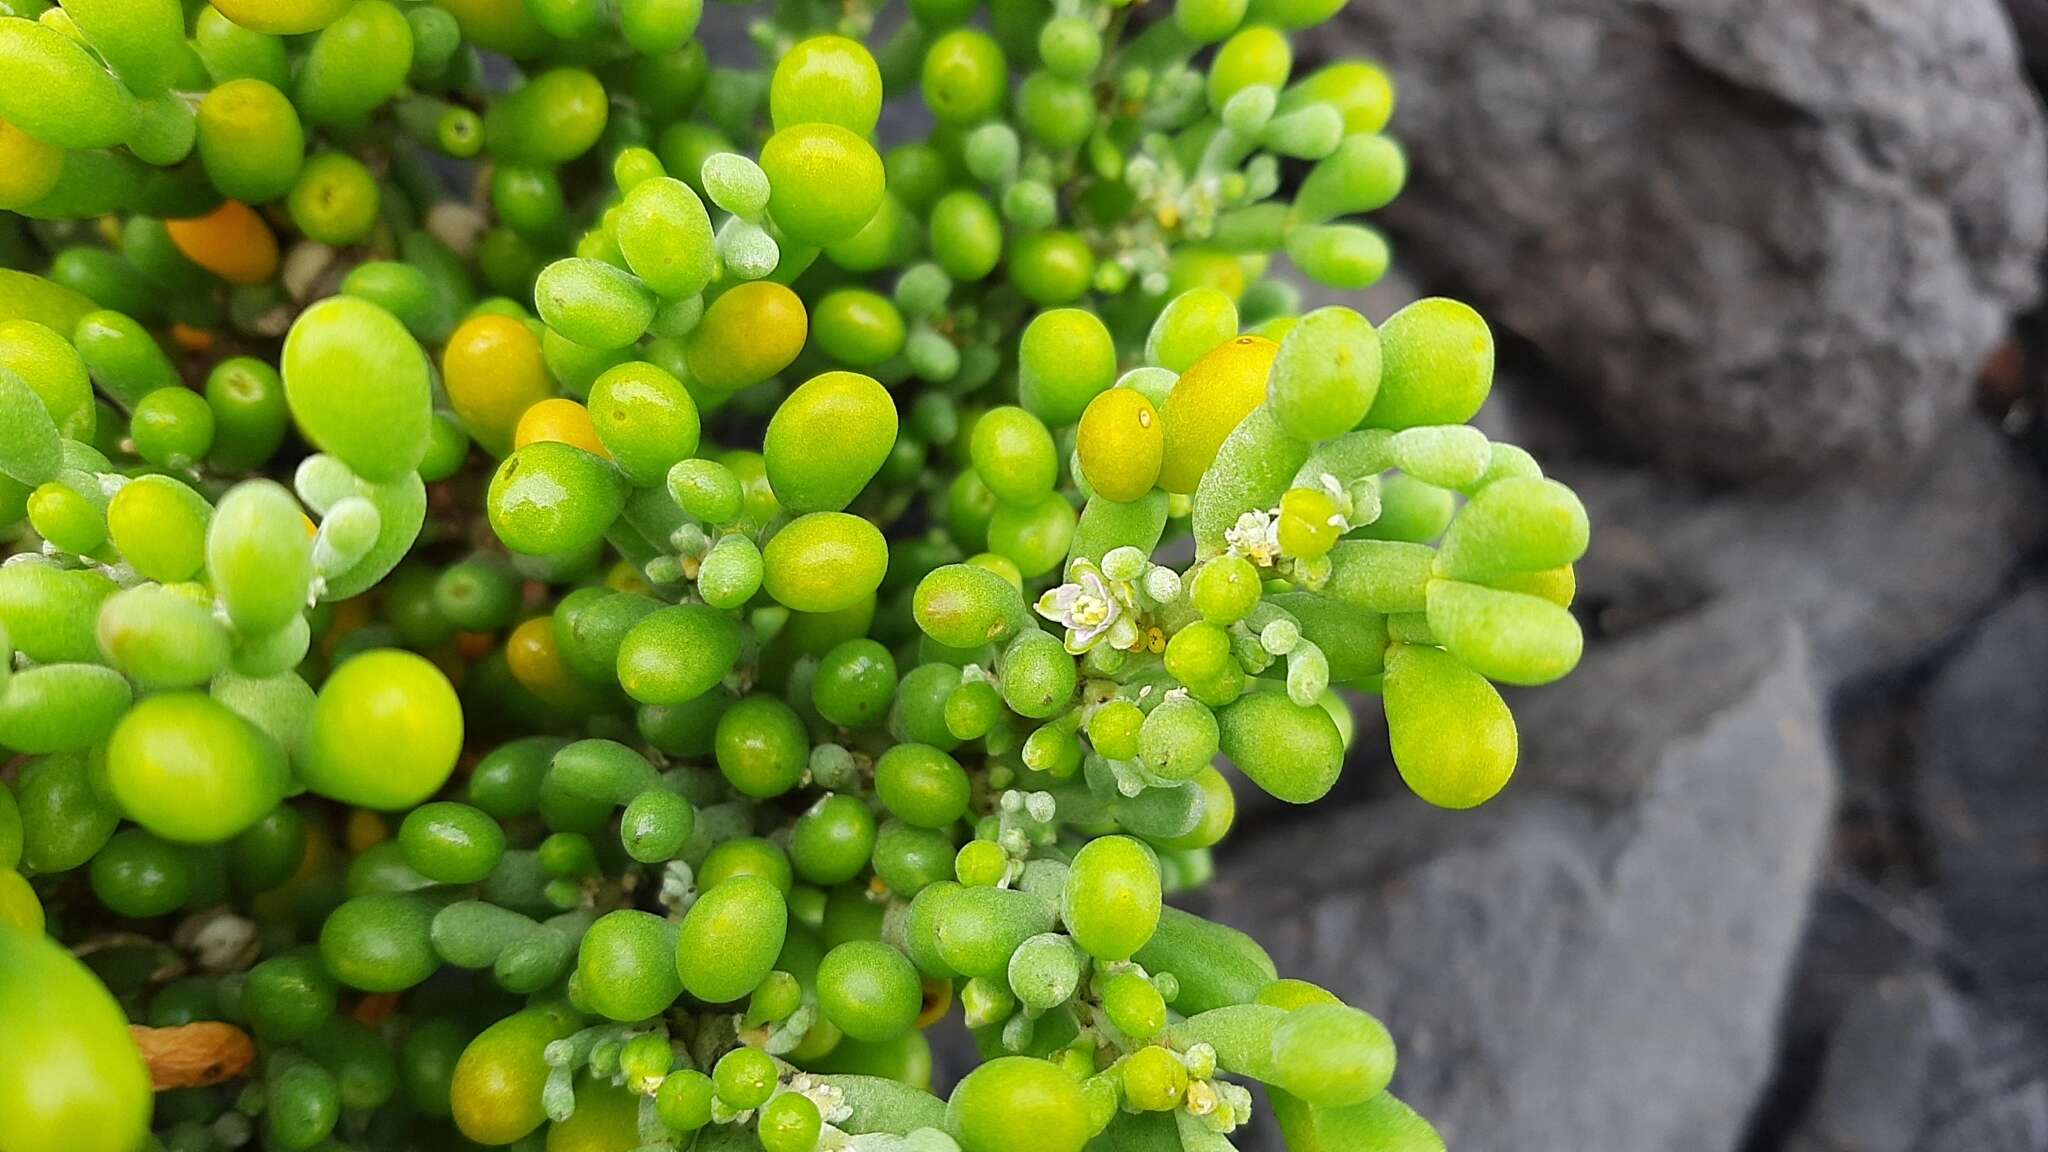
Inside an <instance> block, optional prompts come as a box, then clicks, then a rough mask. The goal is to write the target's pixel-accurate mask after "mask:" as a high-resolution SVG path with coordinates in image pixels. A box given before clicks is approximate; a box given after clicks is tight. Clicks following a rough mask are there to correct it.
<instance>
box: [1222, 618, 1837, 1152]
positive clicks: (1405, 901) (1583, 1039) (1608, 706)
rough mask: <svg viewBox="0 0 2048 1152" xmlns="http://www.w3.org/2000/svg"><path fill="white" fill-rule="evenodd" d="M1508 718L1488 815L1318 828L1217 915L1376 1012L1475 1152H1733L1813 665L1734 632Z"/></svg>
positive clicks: (1791, 934) (1751, 625) (1818, 800)
mask: <svg viewBox="0 0 2048 1152" xmlns="http://www.w3.org/2000/svg"><path fill="white" fill-rule="evenodd" d="M1517 707H1518V709H1519V710H1520V712H1521V715H1522V717H1523V723H1522V726H1521V727H1522V732H1523V739H1524V742H1525V743H1524V751H1523V765H1522V769H1521V775H1520V778H1519V779H1518V780H1517V781H1516V782H1515V783H1514V784H1513V785H1512V786H1511V787H1510V788H1509V790H1508V791H1507V793H1505V794H1504V795H1503V796H1502V797H1501V798H1500V799H1498V800H1496V801H1495V802H1493V803H1492V804H1490V805H1488V806H1487V807H1485V808H1482V809H1479V810H1476V811H1473V812H1464V813H1450V812H1441V811H1437V810H1434V809H1429V808H1426V807H1425V806H1424V805H1422V804H1421V803H1420V802H1419V801H1415V800H1413V799H1412V798H1405V797H1404V798H1398V799H1393V800H1388V801H1385V802H1383V803H1381V804H1378V805H1374V806H1370V807H1367V808H1363V809H1354V810H1352V811H1349V812H1341V811H1340V812H1323V813H1319V814H1310V815H1308V816H1307V817H1306V818H1305V819H1302V820H1300V821H1296V822H1293V823H1290V824H1288V825H1287V826H1286V827H1285V828H1281V829H1274V830H1272V831H1269V832H1267V833H1266V834H1265V835H1264V836H1263V837H1259V836H1254V837H1252V838H1251V839H1250V841H1249V843H1246V844H1242V845H1240V846H1238V849H1237V851H1236V852H1235V853H1234V855H1233V858H1231V859H1229V860H1227V861H1225V862H1224V864H1223V866H1222V868H1221V869H1220V872H1219V879H1218V881H1217V883H1216V884H1215V886H1214V887H1213V889H1212V895H1211V901H1212V903H1211V907H1210V908H1209V911H1211V912H1212V913H1213V914H1215V915H1217V916H1219V917H1220V918H1222V919H1224V920H1227V921H1229V922H1232V923H1235V924H1237V925H1239V926H1240V927H1243V928H1245V929H1247V930H1249V931H1251V932H1252V933H1253V934H1254V935H1255V936H1257V937H1258V938H1259V939H1260V940H1261V941H1263V942H1265V943H1266V945H1267V946H1268V947H1269V948H1270V949H1271V950H1272V952H1273V955H1274V958H1275V960H1276V961H1277V962H1278V963H1279V966H1280V968H1281V970H1282V971H1283V972H1285V973H1287V974H1289V975H1294V976H1300V977H1303V978H1306V979H1310V980H1315V981H1317V982H1319V983H1323V984H1325V985H1327V986H1329V987H1331V988H1332V989H1334V990H1336V991H1338V992H1339V993H1341V994H1343V995H1344V996H1345V997H1346V998H1347V999H1350V1000H1352V1001H1353V1002H1355V1003H1358V1004H1361V1005H1365V1006H1368V1007H1370V1008H1371V1009H1372V1010H1374V1011H1376V1012H1381V1013H1383V1014H1384V1016H1385V1019H1386V1020H1387V1023H1388V1025H1389V1027H1390V1028H1391V1029H1392V1030H1393V1031H1394V1034H1395V1037H1396V1039H1397V1041H1398V1042H1399V1043H1400V1044H1401V1045H1402V1052H1403V1070H1402V1072H1401V1073H1400V1074H1399V1075H1397V1077H1396V1080H1395V1085H1394V1086H1395V1090H1396V1091H1397V1092H1399V1093H1401V1094H1402V1095H1403V1096H1404V1097H1407V1098H1410V1099H1411V1100H1412V1101H1413V1102H1414V1103H1415V1105H1416V1106H1417V1107H1418V1108H1420V1109H1422V1110H1423V1112H1424V1114H1425V1115H1427V1116H1429V1117H1431V1118H1432V1119H1433V1120H1434V1121H1435V1122H1437V1123H1438V1125H1439V1126H1440V1128H1441V1130H1442V1132H1443V1135H1444V1137H1445V1139H1446V1140H1448V1141H1449V1142H1450V1144H1451V1146H1452V1147H1454V1148H1458V1149H1461V1150H1462V1152H1489V1150H1493V1149H1504V1150H1505V1149H1515V1150H1521V1149H1531V1148H1616V1149H1621V1148H1627V1149H1645V1150H1657V1152H1695V1150H1697V1152H1727V1150H1728V1149H1730V1148H1731V1147H1733V1146H1734V1143H1735V1141H1736V1139H1737V1137H1738V1135H1739V1133H1740V1131H1741V1126H1742V1122H1743V1118H1744V1116H1745V1115H1746V1113H1747V1110H1748V1107H1749V1104H1750V1102H1751V1100H1752V1098H1753V1097H1754V1094H1755V1092H1756V1090H1757V1088H1758V1086H1759V1084H1760V1083H1761V1082H1762V1080H1763V1078H1764V1077H1765V1075H1766V1074H1767V1072H1768V1071H1769V1068H1770V1061H1771V1054H1772V1047H1773V1039H1774V1035H1775V1026H1776V1022H1777V1019H1778V1015H1779V998H1780V992H1781V990H1782V988H1783V984H1784V979H1785V974H1786V971H1787V967H1788V965H1789V962H1790V960H1791V956H1792V951H1793V949H1794V947H1795V945H1796V944H1797V942H1798V939H1799V926H1800V921H1801V919H1802V917H1803V915H1804V913H1805V909H1806V903H1807V893H1808V891H1809V889H1810V887H1811V885H1812V882H1813V879H1814V871H1815V864H1816V861H1817V859H1818V856H1819V853H1820V849H1821V842H1822V838H1823V836H1824V834H1825V832H1826V829H1827V823H1828V810H1829V805H1830V797H1831V794H1832V788H1833V777H1832V768H1831V762H1830V759H1829V754H1828V750H1827V746H1826V729H1825V722H1824V718H1823V714H1822V703H1821V700H1820V696H1819V692H1818V688H1817V685H1816V682H1815V679H1814V676H1813V671H1812V669H1811V667H1810V662H1809V659H1808V652H1807V647H1806V643H1805V641H1804V639H1803V637H1802V635H1801V634H1800V632H1799V630H1798V628H1797V627H1796V626H1795V625H1793V624H1792V623H1791V622H1790V621H1788V620H1787V619H1785V618H1784V617H1782V616H1780V615H1777V614H1775V613H1772V612H1768V611H1759V610H1757V609H1755V608H1752V607H1748V606H1744V605H1740V604H1733V603H1730V604H1724V605H1719V606H1715V607H1713V608H1710V609H1708V610H1705V611H1702V612H1699V613H1695V614H1692V615H1689V616H1687V617H1685V618H1683V619H1680V620H1677V621H1674V622H1671V623H1669V624H1667V625H1665V626H1662V627H1659V628H1656V629H1653V630H1648V631H1645V632H1643V633H1642V634H1641V635H1639V636H1635V637H1631V638H1628V639H1626V640H1623V641H1619V642H1615V643H1612V644H1608V645H1605V646H1602V647H1599V648H1596V649H1594V650H1593V651H1592V652H1591V653H1589V655H1588V657H1587V660H1586V663H1585V664H1584V665H1583V666H1582V667H1581V668H1580V670H1579V671H1578V672H1577V673H1576V674H1575V675H1574V676H1573V677H1572V678H1571V679H1570V680H1567V681H1565V682H1564V683H1562V684H1560V685H1556V686H1554V687H1551V688H1548V689H1545V690H1542V691H1540V692H1536V693H1531V694H1528V695H1527V696H1525V697H1523V698H1522V699H1520V700H1518V701H1517ZM1263 1138H1264V1139H1268V1140H1272V1139H1273V1138H1272V1135H1271V1134H1270V1133H1268V1134H1266V1136H1265V1137H1263ZM1266 1146H1269V1147H1272V1146H1277V1141H1275V1142H1274V1143H1272V1144H1268V1145H1266Z"/></svg>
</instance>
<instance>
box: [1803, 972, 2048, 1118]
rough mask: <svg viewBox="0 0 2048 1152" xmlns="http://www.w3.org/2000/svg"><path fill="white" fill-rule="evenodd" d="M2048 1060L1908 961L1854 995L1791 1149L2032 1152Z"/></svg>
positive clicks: (2046, 1113)
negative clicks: (1912, 966)
mask: <svg viewBox="0 0 2048 1152" xmlns="http://www.w3.org/2000/svg"><path fill="white" fill-rule="evenodd" d="M2044 1147H2048V1064H2044V1062H2043V1057H2042V1053H2041V1050H2040V1049H2039V1047H2038V1046H2037V1045H2036V1044H2035V1042H2034V1041H2033V1039H2032V1037H2030V1036H2028V1035H2026V1034H2025V1033H2024V1032H2023V1031H2022V1030H2021V1029H2019V1028H2017V1027H2015V1026H2014V1025H2013V1024H2012V1023H2011V1022H2010V1021H2001V1020H1999V1019H1997V1018H1996V1017H1995V1016H1994V1015H1991V1014H1987V1013H1985V1012H1984V1011H1982V1010H1981V1009H1980V1008H1979V1007H1978V1006H1976V1005H1973V1004H1971V1003H1970V1002H1969V1001H1967V1000H1965V999H1964V998H1963V997H1962V996H1960V995H1959V994H1958V993H1957V992H1956V991H1955V989H1954V988H1952V987H1950V986H1949V985H1948V983H1947V982H1946V981H1944V980H1943V979H1942V978H1941V976H1939V975H1938V974H1937V973H1935V972H1933V971H1932V970H1929V969H1925V968H1909V969H1907V970H1905V971H1902V972H1900V973H1898V974H1896V975H1893V976H1890V977H1887V978H1885V979H1882V980H1879V981H1877V982H1875V983H1873V984H1872V985H1870V987H1869V988H1868V989H1866V990H1865V992H1864V993H1863V995H1862V996H1860V997H1859V998H1857V1000H1856V1001H1855V1002H1853V1003H1852V1004H1851V1005H1850V1007H1849V1010H1848V1013H1847V1014H1846V1015H1845V1016H1844V1018H1843V1021H1842V1026H1841V1028H1840V1029H1839V1030H1837V1032H1836V1033H1835V1036H1834V1039H1833V1042H1832V1044H1831V1045H1830V1047H1829V1050H1828V1055H1827V1060H1826V1063H1825V1065H1824V1067H1823V1070H1822V1073H1821V1083H1820V1089H1819V1091H1818V1092H1817V1093H1816V1094H1815V1096H1814V1100H1813V1104H1812V1107H1811V1108H1810V1110H1809V1111H1808V1113H1807V1117H1806V1120H1805V1122H1804V1123H1803V1124H1802V1125H1801V1126H1800V1129H1799V1131H1798V1132H1797V1133H1795V1134H1794V1136H1793V1137H1792V1139H1791V1140H1790V1141H1789V1142H1788V1143H1787V1144H1786V1148H1787V1150H1788V1152H2038V1150H2039V1149H2041V1148H2044Z"/></svg>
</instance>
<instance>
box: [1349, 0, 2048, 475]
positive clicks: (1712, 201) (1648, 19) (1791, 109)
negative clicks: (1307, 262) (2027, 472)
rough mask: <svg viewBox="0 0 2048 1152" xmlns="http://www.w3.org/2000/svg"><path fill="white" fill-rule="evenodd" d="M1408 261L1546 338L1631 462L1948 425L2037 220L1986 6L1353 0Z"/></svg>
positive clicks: (2021, 121) (2022, 125)
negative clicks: (1383, 86) (1379, 107)
mask: <svg viewBox="0 0 2048 1152" xmlns="http://www.w3.org/2000/svg"><path fill="white" fill-rule="evenodd" d="M1339 20H1340V28H1341V34H1340V35H1338V36H1334V37H1332V38H1331V50H1332V52H1333V53H1334V52H1336V51H1338V50H1342V51H1344V52H1365V53H1369V54H1372V55H1375V56H1378V57H1380V58H1382V59H1383V60H1385V61H1386V62H1387V63H1388V64H1389V65H1390V66H1391V68H1392V70H1393V72H1394V73H1395V75H1396V78H1397V80H1398V81H1399V82H1400V83H1401V106H1400V109H1399V111H1398V113H1397V115H1396V118H1395V127H1394V130H1395V132H1396V133H1397V134H1398V135H1400V136H1401V137H1402V138H1403V139H1405V140H1406V141H1407V142H1409V144H1410V146H1411V148H1410V152H1411V159H1412V163H1413V177H1412V180H1411V184H1410V188H1409V190H1408V191H1407V193H1405V194H1404V195H1403V196H1402V197H1401V199H1400V200H1398V201H1397V202H1396V203H1395V204H1394V205H1393V206H1392V207H1391V208H1389V209H1387V210H1386V211H1385V212H1384V213H1383V214H1382V215H1383V217H1384V221H1385V222H1386V223H1387V224H1388V225H1389V226H1390V227H1391V228H1392V229H1393V231H1394V233H1395V235H1396V239H1397V241H1399V244H1398V246H1397V247H1398V258H1399V259H1400V260H1401V261H1402V262H1403V263H1404V264H1407V265H1409V266H1411V267H1414V268H1419V269H1422V270H1423V271H1425V273H1430V274H1434V275H1440V276H1441V277H1442V278H1443V279H1444V281H1445V282H1446V283H1447V284H1449V285H1451V286H1453V287H1454V288H1455V289H1456V290H1457V291H1459V292H1462V293H1466V294H1469V296H1470V297H1471V299H1472V302H1473V303H1474V304H1475V305H1477V306H1478V307H1479V308H1480V309H1481V310H1482V311H1483V312H1485V313H1486V314H1487V315H1488V317H1489V318H1490V319H1493V320H1496V321H1497V322H1499V323H1500V324H1502V325H1504V326H1505V327H1506V328H1507V329H1509V330H1511V331H1513V332H1514V333H1516V334H1519V335H1520V336H1522V337H1526V338H1527V339H1528V340H1530V341H1532V342H1533V343H1534V344H1535V345H1536V347H1537V348H1538V349H1540V350H1541V351H1542V352H1543V353H1544V354H1545V355H1546V356H1547V357H1548V358H1550V359H1551V360H1552V361H1553V362H1554V363H1555V364H1556V365H1557V366H1558V367H1559V368H1560V369H1562V372H1561V374H1560V377H1561V379H1563V380H1565V381H1568V382H1569V383H1570V384H1571V385H1573V386H1574V387H1575V388H1576V389H1578V390H1579V391H1580V392H1581V393H1582V394H1583V395H1585V396H1586V397H1587V398H1588V399H1589V400H1590V401H1591V403H1592V407H1593V408H1594V409H1595V410H1596V411H1597V413H1598V414H1599V416H1600V417H1601V418H1602V419H1603V420H1604V421H1605V422H1606V423H1607V424H1608V425H1609V426H1610V428H1611V429H1612V430H1613V431H1614V432H1617V433H1619V434H1620V439H1621V440H1622V442H1623V443H1624V445H1625V446H1626V447H1627V448H1628V449H1629V450H1631V451H1632V452H1633V453H1634V454H1636V455H1638V456H1640V457H1643V458H1646V459H1648V460H1649V461H1651V462H1653V463H1655V464H1657V465H1658V466H1660V467H1663V468H1666V469H1668V470H1672V471H1675V472H1681V473H1684V474H1688V475H1701V476H1707V477H1711V478H1716V479H1737V480H1747V479H1752V478H1756V477H1760V476H1766V475H1776V476H1789V475H1801V474H1813V473H1817V472H1820V471H1823V470H1829V469H1834V470H1842V469H1844V468H1847V467H1850V466H1853V465H1863V464H1869V463H1872V462H1879V461H1883V460H1885V459H1887V458H1889V457H1891V456H1894V455H1897V454H1901V453H1904V452H1907V451H1910V450H1912V449H1916V448H1919V447H1922V446H1925V445H1926V444H1928V443H1930V442H1931V441H1933V440H1934V439H1935V438H1936V436H1937V435H1938V434H1939V432H1940V431H1941V430H1942V428H1943V427H1944V426H1945V425H1947V424H1948V423H1950V422H1951V421H1952V419H1953V417H1954V416H1955V415H1956V414H1958V413H1959V412H1960V411H1961V410H1962V409H1963V407H1964V406H1965V404H1966V403H1967V402H1968V399H1969V396H1970V380H1971V378H1972V376H1973V375H1974V373H1975V371H1976V370H1977V368H1978V367H1979V365H1980V364H1981V362H1982V361H1983V359H1984V357H1985V354H1986V353H1987V352H1988V351H1989V350H1990V349H1991V348H1992V347H1993V345H1994V344H1995V343H1996V342H1997V341H1998V339H1999V338H2000V335H2001V333H2002V332H2003V331H2004V329H2005V328H2006V325H2007V321H2008V319H2009V318H2010V317H2011V315H2012V314H2013V313H2015V312H2016V311H2019V310H2020V309H2021V308H2022V307H2023V306H2024V305H2025V304H2026V303H2027V302H2028V301H2030V300H2031V299H2032V298H2033V296H2034V295H2035V291H2036V267H2035V266H2036V260H2037V257H2038V255H2039V254H2040V251H2041V248H2042V245H2043V240H2044V232H2048V179H2044V176H2048V159H2044V156H2048V153H2044V143H2043V141H2044V134H2043V128H2042V117H2041V111H2040V107H2039V104H2038V101H2037V100H2036V98H2035V96H2034V94H2033V93H2032V92H2031V91H2030V90H2029V89H2028V88H2027V87H2026V85H2025V82H2024V78H2023V76H2022V74H2021V70H2020V65H2019V60H2018V53H2017V50H2016V48H2015V46H2014V42H2013V32H2012V27H2011V25H2010V23H2009V22H2008V20H2007V18H2006V16H2005V14H2004V12H2003V11H2002V10H2001V9H2000V8H1999V5H1998V0H1798V2H1788V0H1433V2H1432V3H1429V4H1412V3H1396V2H1393V0H1358V2H1355V3H1353V4H1351V5H1350V6H1349V8H1348V9H1347V10H1346V11H1345V13H1344V14H1343V15H1342V16H1340V17H1339Z"/></svg>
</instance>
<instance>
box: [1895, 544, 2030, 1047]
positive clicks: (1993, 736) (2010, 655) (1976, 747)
mask: <svg viewBox="0 0 2048 1152" xmlns="http://www.w3.org/2000/svg"><path fill="white" fill-rule="evenodd" d="M2044 674H2048V585H2042V584H2036V585H2034V586H2032V587H2030V588H2028V589H2027V590H2026V591H2024V592H2023V593H2021V594H2020V595H2019V596H2018V597H2017V598H2016V599H2014V600H2013V601H2012V602H2011V603H2010V604H2008V605H2007V606H2006V607H2004V608H2003V609H2001V610H1999V612H1998V613H1997V614H1995V615H1993V616H1992V617H1991V618H1990V619H1988V620H1986V621H1985V622H1984V625H1983V627H1982V628H1980V629H1979V630H1978V632H1977V634H1976V636H1975V637H1974V638H1973V639H1972V640H1971V641H1970V643H1969V645H1968V646H1967V647H1966V648H1964V649H1963V650H1962V651H1961V652H1959V653H1958V654H1957V656H1956V658H1955V659H1954V660H1952V661H1951V662H1950V663H1949V664H1948V665H1947V666H1946V667H1945V668H1943V669H1942V671H1941V674H1940V675H1939V676H1938V677H1937V678H1936V679H1935V681H1934V683H1933V684H1932V686H1931V687H1930V688H1929V690H1928V696H1927V705H1926V710H1925V712H1924V714H1923V725H1922V729H1921V733H1920V744H1921V748H1922V753H1923V756H1924V760H1923V762H1922V764H1921V766H1920V772H1919V779H1918V783H1919V789H1918V791H1919V796H1920V810H1921V813H1922V820H1923V824H1924V827H1925V828H1926V833H1927V837H1928V840H1929V842H1930V843H1931V845H1932V850H1933V864H1934V870H1935V894H1936V896H1937V898H1938V899H1939V901H1940V903H1941V905H1942V910H1943V913H1944V919H1945V920H1946V923H1947V925H1948V928H1949V931H1950V932H1951V933H1952V934H1953V935H1954V936H1955V938H1956V941H1957V944H1958V948H1959V950H1960V953H1961V956H1962V958H1963V960H1964V962H1966V963H1967V964H1969V966H1970V967H1971V968H1972V969H1973V971H1974V975H1976V976H1977V977H1978V979H1979V980H1980V981H1981V982H1982V984H1983V985H1984V988H1985V991H1986V992H1987V993H1988V994H1989V995H1991V996H1992V997H1994V998H1997V999H1998V1000H2000V1001H2002V1002H2004V1003H2007V1004H2010V1005H2013V1006H2019V1007H2024V1008H2026V1009H2028V1010H2029V1012H2030V1014H2031V1015H2033V1016H2035V1018H2036V1019H2037V1020H2048V828H2044V827H2043V824H2042V815H2043V813H2048V707H2044V696H2043V685H2042V681H2043V676H2044Z"/></svg>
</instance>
